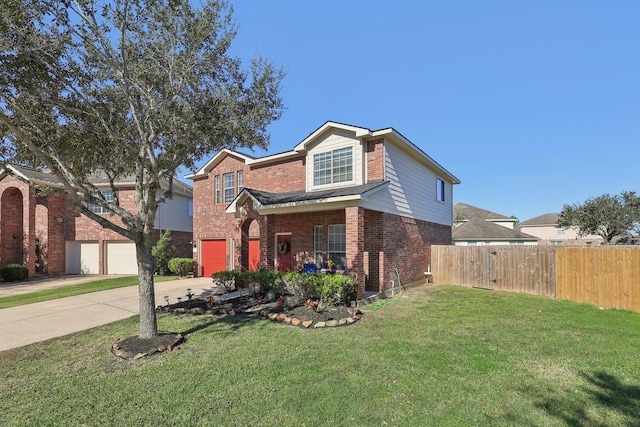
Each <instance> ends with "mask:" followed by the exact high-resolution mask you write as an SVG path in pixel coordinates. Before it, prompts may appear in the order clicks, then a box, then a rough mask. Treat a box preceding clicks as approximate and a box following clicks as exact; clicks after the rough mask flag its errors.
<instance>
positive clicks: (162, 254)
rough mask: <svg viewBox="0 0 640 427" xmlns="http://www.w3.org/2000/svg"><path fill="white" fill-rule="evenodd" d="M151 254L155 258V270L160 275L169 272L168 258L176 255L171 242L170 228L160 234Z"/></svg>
mask: <svg viewBox="0 0 640 427" xmlns="http://www.w3.org/2000/svg"><path fill="white" fill-rule="evenodd" d="M151 254H152V255H153V257H154V258H155V259H156V271H157V272H158V273H159V274H161V275H164V274H169V260H170V259H171V258H173V257H174V256H175V255H176V247H175V246H174V245H173V243H171V230H167V231H165V232H164V233H163V234H162V237H160V240H158V243H156V244H155V245H154V246H153V248H152V249H151Z"/></svg>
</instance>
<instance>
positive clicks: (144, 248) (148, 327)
mask: <svg viewBox="0 0 640 427" xmlns="http://www.w3.org/2000/svg"><path fill="white" fill-rule="evenodd" d="M151 249H152V245H151V236H148V235H145V236H143V238H142V239H141V241H138V242H136V255H137V257H138V300H139V304H140V338H143V339H144V338H153V337H156V336H158V323H157V321H156V307H155V300H156V297H155V291H154V285H153V273H154V270H155V259H154V258H153V255H152V254H151Z"/></svg>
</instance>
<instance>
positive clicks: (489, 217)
mask: <svg viewBox="0 0 640 427" xmlns="http://www.w3.org/2000/svg"><path fill="white" fill-rule="evenodd" d="M472 218H480V219H482V220H484V221H488V222H492V223H494V224H498V225H500V226H502V227H506V228H509V229H511V230H513V229H514V228H515V226H516V224H517V223H518V219H517V218H514V217H509V216H505V215H500V214H499V213H495V212H491V211H488V210H486V209H481V208H478V207H476V206H472V205H468V204H466V203H461V202H458V203H456V204H455V205H453V225H454V227H457V226H458V225H461V224H464V223H465V222H467V221H469V220H471V219H472Z"/></svg>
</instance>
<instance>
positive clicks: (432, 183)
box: [362, 141, 453, 225]
mask: <svg viewBox="0 0 640 427" xmlns="http://www.w3.org/2000/svg"><path fill="white" fill-rule="evenodd" d="M437 177H438V175H436V173H435V171H432V170H431V169H428V168H427V167H426V166H425V165H424V163H422V162H419V161H418V160H417V159H415V158H413V157H412V156H411V155H410V154H408V152H406V151H403V150H400V149H399V148H398V147H397V146H395V145H394V144H391V143H389V142H388V141H385V179H386V180H388V181H390V185H389V187H388V188H387V189H386V190H385V191H381V192H378V193H375V194H373V195H372V196H371V197H369V198H368V199H367V200H366V201H363V203H362V206H363V207H365V208H367V209H372V210H377V211H382V212H388V213H393V214H398V215H402V216H406V217H410V218H415V219H419V220H422V221H429V222H433V223H436V224H444V225H451V224H452V222H453V207H452V206H453V204H452V199H453V186H452V184H451V183H450V182H448V181H447V180H446V179H445V178H444V177H441V176H440V178H441V179H443V180H444V182H445V201H444V202H441V201H438V200H436V178H437Z"/></svg>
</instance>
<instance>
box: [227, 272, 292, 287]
mask: <svg viewBox="0 0 640 427" xmlns="http://www.w3.org/2000/svg"><path fill="white" fill-rule="evenodd" d="M236 280H237V283H238V285H239V286H241V287H251V286H257V287H259V289H260V291H261V292H268V291H271V290H272V291H274V292H276V293H282V291H283V290H284V288H283V281H282V277H281V276H280V273H279V272H277V271H273V270H252V271H243V272H241V273H238V275H237V277H236Z"/></svg>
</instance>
